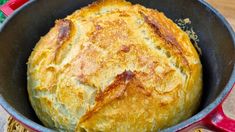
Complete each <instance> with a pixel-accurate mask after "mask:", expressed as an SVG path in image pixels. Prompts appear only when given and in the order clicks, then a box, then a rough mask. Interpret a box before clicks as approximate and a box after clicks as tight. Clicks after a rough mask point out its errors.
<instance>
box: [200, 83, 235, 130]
mask: <svg viewBox="0 0 235 132" xmlns="http://www.w3.org/2000/svg"><path fill="white" fill-rule="evenodd" d="M231 91H233V92H235V83H234V84H233V88H232V89H231ZM231 91H230V93H229V94H228V95H231ZM228 95H227V96H226V97H225V98H224V100H223V101H222V102H221V104H219V106H218V107H216V108H215V109H214V110H213V111H212V112H211V113H210V114H209V115H207V116H206V117H205V118H204V119H203V120H202V122H204V123H205V124H207V125H210V126H213V127H215V128H216V129H219V130H222V131H226V132H235V120H234V119H231V118H229V117H228V116H227V115H225V113H224V111H223V107H222V105H223V103H224V101H225V100H226V99H227V97H228ZM234 101H235V100H234ZM234 104H235V103H234ZM234 104H233V105H234ZM231 105H232V104H231ZM234 110H235V109H234Z"/></svg>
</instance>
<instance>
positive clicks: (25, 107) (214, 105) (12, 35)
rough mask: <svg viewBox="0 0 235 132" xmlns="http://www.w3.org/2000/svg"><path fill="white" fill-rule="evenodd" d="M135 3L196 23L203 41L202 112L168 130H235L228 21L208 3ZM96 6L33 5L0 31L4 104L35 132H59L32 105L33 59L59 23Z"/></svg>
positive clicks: (46, 0) (67, 2)
mask: <svg viewBox="0 0 235 132" xmlns="http://www.w3.org/2000/svg"><path fill="white" fill-rule="evenodd" d="M26 1H28V0H10V2H9V3H8V4H6V5H5V6H3V7H2V10H3V11H4V12H5V14H6V15H9V14H10V13H11V12H12V11H13V10H14V9H16V8H17V7H18V6H19V5H21V4H22V3H24V2H26ZM129 1H131V2H132V3H139V4H142V5H144V6H146V7H150V8H154V9H158V10H159V11H163V12H164V13H165V14H166V16H168V17H169V18H171V19H172V20H175V19H179V18H190V20H191V21H192V27H193V28H194V30H195V32H196V33H197V34H198V36H199V39H200V42H199V47H200V48H201V49H202V56H201V61H202V65H203V97H202V101H201V106H200V109H199V110H198V113H197V114H195V115H194V116H193V117H191V118H189V119H187V120H185V121H183V122H181V123H179V124H177V125H175V126H172V127H170V128H167V129H165V130H163V131H171V132H172V131H179V130H181V131H188V130H189V129H193V128H195V127H201V126H206V127H209V128H210V129H212V130H216V131H217V130H224V131H235V121H234V120H232V119H230V118H228V117H227V116H226V115H225V114H224V113H223V110H222V102H223V100H224V99H225V98H226V96H227V95H228V94H229V92H230V91H231V89H232V88H233V87H235V85H234V84H235V34H234V31H233V30H232V28H231V27H230V25H229V24H228V22H227V21H226V20H225V19H224V17H223V16H222V15H220V14H219V13H218V12H217V11H216V10H215V9H213V8H212V7H211V6H210V5H209V4H207V3H206V2H204V1H202V0H129ZM12 2H13V3H12ZM90 3H92V0H31V1H28V2H27V3H26V4H24V5H23V6H22V7H21V8H20V9H17V10H16V11H15V12H14V14H13V15H11V16H10V17H8V18H7V20H6V21H5V23H4V24H3V27H2V28H0V104H1V105H2V106H3V107H4V108H5V109H6V110H7V111H8V112H9V114H10V115H12V116H13V117H14V118H15V119H17V120H18V121H20V122H21V123H22V124H24V125H25V126H27V127H28V128H30V129H31V130H34V131H43V132H44V131H53V130H52V129H50V128H46V127H44V126H43V125H42V124H41V123H40V121H39V120H38V118H37V117H36V115H35V113H34V111H33V109H32V108H31V106H30V103H29V100H28V94H27V86H26V84H27V76H26V68H27V66H26V62H27V59H28V57H29V55H30V53H31V51H32V49H33V47H34V46H35V44H36V43H37V41H38V40H39V39H40V37H41V36H43V35H44V34H45V33H47V32H48V31H49V29H50V28H51V27H52V26H53V25H54V21H55V20H56V19H60V18H64V17H65V16H66V15H69V14H71V13H72V12H74V11H75V10H76V9H79V8H81V7H83V6H86V5H88V4H90Z"/></svg>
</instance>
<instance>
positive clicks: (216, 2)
mask: <svg viewBox="0 0 235 132" xmlns="http://www.w3.org/2000/svg"><path fill="white" fill-rule="evenodd" d="M206 1H207V2H208V3H210V4H211V5H212V6H213V7H215V8H216V9H217V10H218V11H219V12H220V13H221V14H223V15H224V16H225V18H226V19H227V20H228V22H229V23H230V24H231V25H232V27H233V29H234V30H235V0H206ZM234 101H235V88H234V90H233V91H232V93H231V94H230V95H229V97H228V99H227V100H226V101H225V103H224V104H223V109H224V112H225V114H226V115H228V116H229V117H231V118H233V119H235V103H234ZM8 117H9V115H8V114H7V113H6V112H5V111H4V110H3V108H2V107H1V106H0V132H2V131H4V126H5V127H6V123H7V118H8Z"/></svg>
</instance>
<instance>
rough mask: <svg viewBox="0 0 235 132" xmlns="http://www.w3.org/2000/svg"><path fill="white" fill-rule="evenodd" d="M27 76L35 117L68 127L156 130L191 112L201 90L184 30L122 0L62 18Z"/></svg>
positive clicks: (44, 41) (110, 0)
mask: <svg viewBox="0 0 235 132" xmlns="http://www.w3.org/2000/svg"><path fill="white" fill-rule="evenodd" d="M27 74H28V93H29V98H30V101H31V104H32V107H33V108H34V110H35V112H36V114H37V116H38V118H39V119H40V120H41V121H42V122H43V124H44V125H45V126H47V127H50V128H55V129H57V130H65V131H84V130H85V131H158V130H161V129H164V128H167V127H169V126H172V125H174V124H177V123H179V122H181V121H182V120H185V119H187V118H189V117H190V116H192V114H194V112H195V110H196V109H197V107H198V105H199V102H200V96H201V91H202V66H201V63H200V60H199V56H198V54H197V52H196V50H195V48H194V47H193V45H192V43H191V42H190V39H189V37H188V36H187V34H186V33H185V32H184V31H182V30H181V29H180V28H179V27H178V26H177V25H176V24H175V23H174V22H173V21H171V20H170V19H168V18H167V17H166V16H165V15H164V14H163V13H161V12H158V11H157V10H153V9H147V8H145V7H143V6H141V5H132V4H131V3H129V2H126V1H124V0H102V1H97V2H94V3H93V4H91V5H89V6H87V7H84V8H82V9H80V10H77V11H75V12H74V13H73V14H72V15H70V16H68V17H66V18H65V19H62V20H57V21H56V22H55V26H54V27H53V28H52V29H51V30H50V31H49V33H48V34H46V35H45V36H44V37H42V38H41V39H40V41H39V42H38V43H37V44H36V47H35V48H34V50H33V52H32V54H31V56H30V57H29V60H28V72H27Z"/></svg>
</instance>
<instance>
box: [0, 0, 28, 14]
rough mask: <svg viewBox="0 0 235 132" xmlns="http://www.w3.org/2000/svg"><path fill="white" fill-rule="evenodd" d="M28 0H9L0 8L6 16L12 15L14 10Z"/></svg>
mask: <svg viewBox="0 0 235 132" xmlns="http://www.w3.org/2000/svg"><path fill="white" fill-rule="evenodd" d="M28 1H29V0H9V1H8V2H6V3H5V4H3V5H2V6H1V7H0V10H1V11H2V12H3V13H4V15H5V16H10V15H11V14H12V13H13V12H14V10H16V9H18V8H19V7H20V6H22V5H23V4H24V3H26V2H28Z"/></svg>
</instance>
